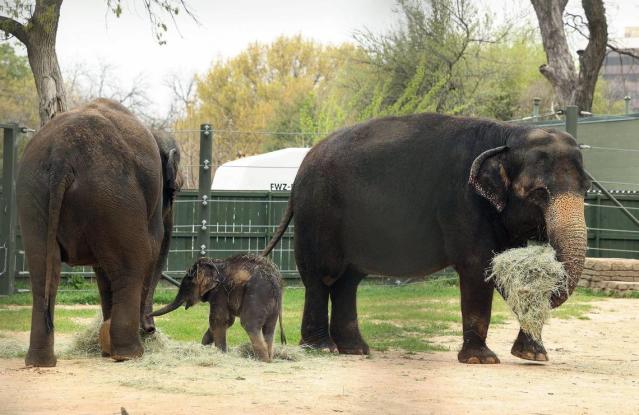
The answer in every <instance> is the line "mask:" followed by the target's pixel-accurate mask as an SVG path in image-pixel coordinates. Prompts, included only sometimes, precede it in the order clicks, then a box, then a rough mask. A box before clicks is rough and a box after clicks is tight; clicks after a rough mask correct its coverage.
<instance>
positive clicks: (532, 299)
mask: <svg viewBox="0 0 639 415" xmlns="http://www.w3.org/2000/svg"><path fill="white" fill-rule="evenodd" d="M486 280H487V281H489V280H493V281H494V282H495V286H496V287H497V288H498V289H499V290H500V291H501V292H502V293H503V295H504V296H505V297H506V298H505V300H506V304H508V306H509V307H510V308H511V310H512V311H513V313H515V315H516V316H517V319H518V320H519V323H520V325H521V328H522V330H523V331H524V332H525V333H527V334H529V335H530V336H531V337H532V338H533V339H534V340H535V341H537V342H540V343H541V330H542V328H543V326H544V324H545V323H546V321H547V320H548V318H549V317H550V310H551V309H552V307H551V304H550V298H551V296H552V295H553V294H557V295H559V294H561V293H563V292H566V291H567V290H568V278H567V274H566V271H565V269H564V267H563V264H562V263H561V262H559V261H557V259H556V257H555V250H554V249H553V248H552V247H551V246H550V245H547V244H546V245H529V246H528V247H526V248H516V249H509V250H507V251H504V252H502V253H501V254H499V255H495V257H494V258H493V260H492V270H491V272H490V275H488V277H487V278H486Z"/></svg>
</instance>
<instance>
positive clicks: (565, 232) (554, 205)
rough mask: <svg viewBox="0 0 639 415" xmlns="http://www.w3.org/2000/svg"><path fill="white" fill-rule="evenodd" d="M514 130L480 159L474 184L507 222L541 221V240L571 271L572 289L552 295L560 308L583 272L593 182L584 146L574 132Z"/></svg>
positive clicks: (474, 168)
mask: <svg viewBox="0 0 639 415" xmlns="http://www.w3.org/2000/svg"><path fill="white" fill-rule="evenodd" d="M514 131H515V133H514V134H512V135H511V136H509V137H508V138H507V139H506V140H505V143H504V145H502V146H497V147H494V148H492V149H489V150H486V151H484V152H483V153H481V154H480V155H479V156H477V157H476V158H475V160H474V162H473V164H472V167H471V170H470V177H469V184H470V185H471V186H472V188H473V189H474V191H475V192H476V193H477V194H479V195H480V196H482V197H483V198H485V199H486V200H488V201H489V202H490V204H491V205H492V207H493V208H494V209H495V210H497V212H499V213H500V215H501V216H502V218H505V221H507V218H509V217H510V218H512V217H517V218H520V219H521V218H523V217H527V218H528V220H529V221H531V222H532V223H537V224H538V225H537V228H538V229H537V230H536V231H537V234H538V235H537V238H538V239H541V240H547V241H548V242H549V243H550V244H551V246H552V247H553V248H554V249H555V251H556V253H557V254H556V255H557V260H559V261H560V262H562V263H563V265H564V268H565V270H566V272H567V274H568V292H565V293H562V294H559V295H554V296H553V297H552V298H551V304H552V306H553V307H557V306H559V305H561V304H562V303H563V302H564V301H566V299H567V298H568V296H569V295H570V294H571V293H572V292H573V290H574V289H575V286H576V285H577V282H578V280H579V277H580V276H581V272H582V270H583V264H584V260H585V256H586V242H587V235H586V223H585V218H584V203H583V199H584V194H585V192H586V190H587V189H588V188H589V187H590V181H589V179H588V178H587V176H586V173H585V172H584V168H583V160H582V156H581V151H580V150H579V146H578V145H577V142H576V141H575V139H574V138H573V137H572V136H570V135H569V134H566V133H564V132H560V131H556V130H542V129H530V128H525V127H515V130H514ZM537 217H538V218H539V220H535V218H537ZM531 218H532V219H531ZM506 228H508V227H507V226H506Z"/></svg>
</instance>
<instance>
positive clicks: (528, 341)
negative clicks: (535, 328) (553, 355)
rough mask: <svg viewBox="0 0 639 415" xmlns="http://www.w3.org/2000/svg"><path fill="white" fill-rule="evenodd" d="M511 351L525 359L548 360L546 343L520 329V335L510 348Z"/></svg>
mask: <svg viewBox="0 0 639 415" xmlns="http://www.w3.org/2000/svg"><path fill="white" fill-rule="evenodd" d="M510 353H511V354H512V355H513V356H516V357H518V358H520V359H524V360H532V361H535V362H547V361H548V353H547V352H546V349H545V348H544V345H543V344H541V343H539V342H537V341H535V340H533V339H532V338H531V337H530V336H529V335H528V334H526V333H524V331H523V330H519V335H518V336H517V340H515V343H514V344H513V347H512V349H510Z"/></svg>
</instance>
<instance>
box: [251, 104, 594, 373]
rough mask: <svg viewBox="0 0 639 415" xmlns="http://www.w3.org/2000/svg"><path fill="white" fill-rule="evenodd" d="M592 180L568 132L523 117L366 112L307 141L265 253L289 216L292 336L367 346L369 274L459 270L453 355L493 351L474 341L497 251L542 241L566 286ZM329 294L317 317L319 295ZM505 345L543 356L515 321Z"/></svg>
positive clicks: (574, 271)
mask: <svg viewBox="0 0 639 415" xmlns="http://www.w3.org/2000/svg"><path fill="white" fill-rule="evenodd" d="M589 186H590V182H589V180H588V178H587V176H586V174H585V172H584V168H583V162H582V156H581V152H580V149H579V146H578V145H577V142H576V141H575V139H574V138H573V137H571V136H570V135H569V134H566V133H564V132H561V131H557V130H546V129H541V128H536V127H534V126H522V125H515V124H505V123H500V122H496V121H491V120H485V119H475V118H464V117H453V116H447V115H441V114H416V115H409V116H404V117H387V118H380V119H374V120H371V121H368V122H365V123H362V124H358V125H354V126H351V127H347V128H344V129H342V130H339V131H337V132H335V133H333V134H331V135H330V136H329V137H328V138H326V139H325V140H324V141H322V142H320V143H319V144H317V145H316V146H315V147H314V148H313V149H311V150H310V151H309V153H308V154H307V156H306V158H305V159H304V161H303V162H302V165H301V166H300V169H299V171H298V174H297V177H296V178H295V182H294V184H293V189H292V194H291V197H290V200H289V204H288V208H287V211H286V213H285V215H284V218H283V220H282V222H281V224H280V227H279V229H278V230H277V231H276V233H275V235H274V237H273V239H272V240H271V242H269V244H268V245H267V247H266V249H265V250H264V252H263V254H268V253H269V252H270V251H271V250H272V249H273V247H274V246H275V245H276V244H277V242H278V241H279V239H280V238H281V237H282V235H283V234H284V231H285V230H286V228H287V226H288V224H289V223H290V222H291V220H293V219H294V224H295V258H296V262H297V267H298V270H299V272H300V275H301V277H302V281H303V283H304V285H305V287H306V293H305V304H304V315H303V320H302V343H303V344H306V345H308V346H311V347H316V348H328V349H331V350H335V349H337V350H338V351H339V352H340V353H352V354H367V353H369V347H368V345H367V344H366V342H365V341H364V339H363V338H362V336H361V334H360V331H359V326H358V318H357V309H356V294H357V287H358V284H359V282H360V281H361V280H362V279H363V278H364V277H365V276H366V275H367V274H377V275H391V276H395V275H401V276H422V275H427V274H430V273H432V272H435V271H437V270H440V269H443V268H444V267H447V266H452V267H454V268H455V270H456V271H457V272H458V274H459V279H460V289H461V311H462V320H463V346H462V348H461V351H460V352H459V354H458V359H459V361H460V362H464V363H498V362H499V359H498V358H497V356H496V355H495V353H493V352H492V351H491V350H490V349H489V348H488V346H487V345H486V336H487V334H488V326H489V324H490V316H491V306H492V299H493V291H494V282H493V281H492V280H489V281H486V270H487V269H489V268H490V263H491V259H492V258H493V256H494V255H495V253H500V252H503V251H505V250H507V249H509V248H518V247H524V246H526V244H527V242H528V241H529V240H536V241H541V242H549V243H550V245H551V246H552V247H553V248H554V250H555V251H556V253H557V254H556V255H557V260H559V261H560V262H561V263H562V264H563V267H564V268H565V271H566V273H567V289H566V290H565V291H562V292H561V293H555V294H554V295H553V296H552V297H551V300H550V301H551V304H552V306H553V307H556V306H559V305H560V304H562V303H563V302H564V301H566V299H567V298H568V295H569V294H570V293H572V291H573V290H574V288H575V286H576V285H577V281H578V279H579V276H580V275H581V271H582V268H583V263H584V258H585V254H586V226H585V219H584V203H583V197H584V194H585V192H586V190H587V189H588V187H589ZM329 298H330V300H331V313H330V324H329V313H328V303H329ZM511 352H512V353H513V354H514V355H515V356H518V357H520V358H523V359H530V360H538V361H543V360H547V354H546V351H545V349H544V347H543V344H542V343H541V342H538V341H536V340H534V339H532V338H531V337H530V336H529V335H527V334H526V333H524V332H523V331H521V330H520V332H519V336H518V338H517V340H516V341H515V344H514V345H513V348H512V351H511Z"/></svg>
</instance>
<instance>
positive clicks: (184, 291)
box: [150, 258, 225, 317]
mask: <svg viewBox="0 0 639 415" xmlns="http://www.w3.org/2000/svg"><path fill="white" fill-rule="evenodd" d="M224 267H225V263H224V261H221V260H210V259H207V258H200V259H198V261H197V262H196V263H195V264H194V265H193V266H192V267H191V268H190V269H189V270H188V271H187V272H186V275H185V276H184V278H182V282H181V283H180V289H179V290H178V293H177V295H176V296H175V299H174V300H173V302H171V303H170V304H168V305H166V306H164V307H162V308H161V309H159V310H156V311H154V312H153V313H151V314H150V316H152V317H157V316H161V315H163V314H166V313H170V312H171V311H173V310H175V309H177V308H178V307H180V306H181V305H182V304H185V306H184V308H185V309H188V308H189V307H191V306H193V304H196V303H198V302H200V301H203V300H204V299H205V297H206V295H207V294H208V293H209V292H211V291H212V290H214V289H215V288H216V287H218V286H219V285H220V284H221V283H222V282H223V281H224V274H223V272H224Z"/></svg>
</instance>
